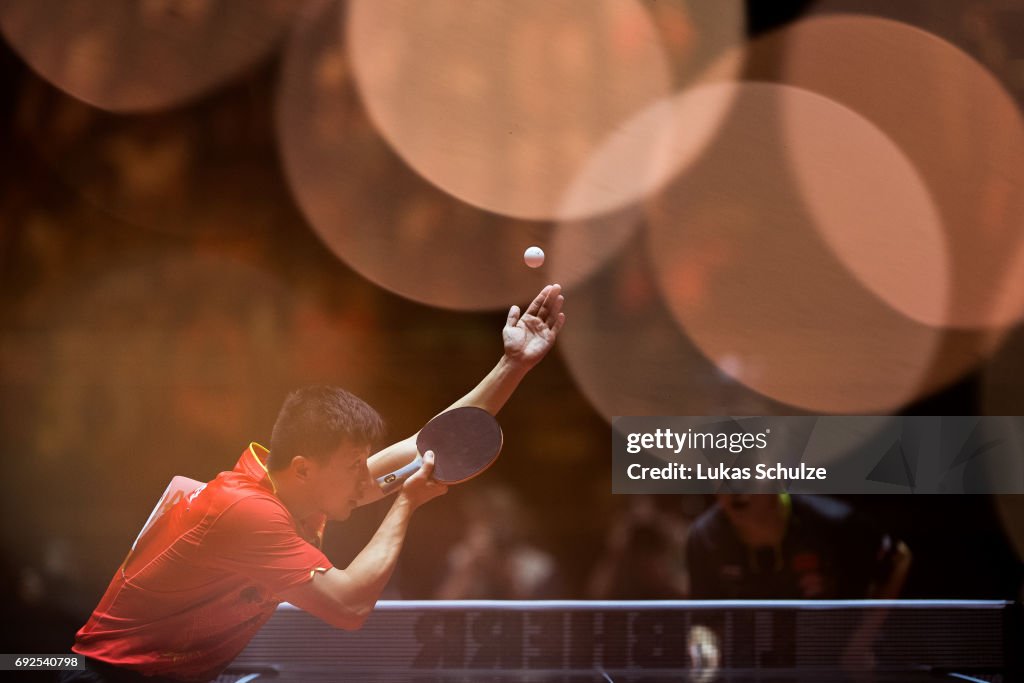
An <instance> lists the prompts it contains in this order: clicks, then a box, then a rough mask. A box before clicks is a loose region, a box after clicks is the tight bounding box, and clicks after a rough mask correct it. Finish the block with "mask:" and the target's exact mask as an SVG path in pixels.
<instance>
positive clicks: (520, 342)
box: [501, 285, 565, 366]
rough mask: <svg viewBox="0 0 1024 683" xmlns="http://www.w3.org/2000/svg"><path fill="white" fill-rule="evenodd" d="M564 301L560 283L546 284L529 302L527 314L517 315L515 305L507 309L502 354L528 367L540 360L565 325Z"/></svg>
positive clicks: (517, 308)
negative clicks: (503, 351)
mask: <svg viewBox="0 0 1024 683" xmlns="http://www.w3.org/2000/svg"><path fill="white" fill-rule="evenodd" d="M564 302H565V297H563V296H562V287H561V285H548V286H547V287H545V288H544V289H542V290H541V291H540V294H538V295H537V296H536V297H535V298H534V300H533V301H532V302H531V303H530V305H529V307H528V308H527V309H526V313H523V314H520V311H519V307H518V306H513V307H512V308H511V309H509V312H508V321H507V322H506V323H505V329H504V330H502V332H501V337H502V340H503V342H504V344H505V355H507V356H508V357H509V358H511V359H513V360H517V361H520V362H522V363H525V364H527V365H529V366H532V365H535V364H536V363H538V362H540V360H541V359H542V358H543V357H544V356H545V355H546V354H547V352H548V351H550V350H551V347H552V346H553V345H554V343H555V338H556V337H557V336H558V331H559V330H561V329H562V325H564V324H565V314H564V313H562V304H563V303H564Z"/></svg>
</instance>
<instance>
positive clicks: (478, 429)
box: [377, 406, 504, 493]
mask: <svg viewBox="0 0 1024 683" xmlns="http://www.w3.org/2000/svg"><path fill="white" fill-rule="evenodd" d="M503 442H504V436H503V435H502V433H501V426H500V425H499V424H498V421H497V420H495V419H494V416H493V415H491V414H490V413H489V412H487V411H486V410H483V409H482V408H477V407H474V406H463V407H461V408H453V409H451V410H448V411H445V412H443V413H441V414H440V415H438V416H436V417H435V418H434V419H432V420H431V421H430V422H428V423H427V424H425V425H424V426H423V429H421V430H420V432H419V434H417V435H416V450H417V451H418V453H417V455H416V459H415V460H413V461H412V462H411V463H409V464H408V465H406V466H405V467H402V468H400V469H398V470H395V471H394V472H391V473H390V474H386V475H384V476H383V477H378V478H377V485H378V486H380V488H381V490H383V491H384V492H385V493H388V492H390V491H392V490H393V489H395V488H396V487H398V486H400V485H401V484H402V482H403V481H405V480H406V479H407V478H409V477H410V476H412V474H413V473H414V472H416V471H417V470H419V468H420V466H421V465H422V464H423V457H422V454H423V453H426V452H427V451H433V452H434V477H433V478H434V481H437V482H440V483H442V484H460V483H462V482H464V481H467V480H469V479H472V478H473V477H475V476H477V475H478V474H480V473H481V472H483V471H484V470H486V469H487V468H488V467H490V466H491V465H492V464H493V463H494V461H495V460H497V459H498V454H499V453H501V445H502V443H503Z"/></svg>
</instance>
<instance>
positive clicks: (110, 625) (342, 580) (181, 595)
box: [61, 285, 565, 683]
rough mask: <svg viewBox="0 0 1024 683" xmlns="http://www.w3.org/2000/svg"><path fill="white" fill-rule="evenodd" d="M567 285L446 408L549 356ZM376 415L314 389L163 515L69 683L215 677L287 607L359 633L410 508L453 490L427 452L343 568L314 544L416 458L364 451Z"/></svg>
mask: <svg viewBox="0 0 1024 683" xmlns="http://www.w3.org/2000/svg"><path fill="white" fill-rule="evenodd" d="M562 303H563V297H562V294H561V288H560V287H559V285H549V286H547V287H545V288H544V289H542V290H541V292H540V293H539V294H538V295H537V297H536V298H535V299H534V300H533V302H532V303H531V304H530V305H529V307H528V308H527V309H526V311H525V313H521V312H520V309H519V307H517V306H513V307H512V308H511V310H510V311H509V315H508V320H507V322H506V325H505V327H504V329H503V331H502V339H503V346H504V354H503V355H502V357H501V359H500V360H499V361H498V364H497V365H496V366H495V368H494V369H493V370H492V371H491V372H490V373H489V374H488V375H487V376H486V377H485V378H484V379H483V380H482V381H481V382H480V383H479V384H478V385H477V386H476V387H475V388H473V389H472V390H471V391H470V392H469V393H468V394H466V395H465V396H463V397H462V398H461V399H460V400H459V401H458V402H456V403H455V404H454V405H453V406H451V408H455V407H461V406H476V407H479V408H482V409H484V410H486V411H488V412H489V413H491V414H494V413H496V412H497V411H498V410H499V409H500V408H501V407H502V406H503V405H504V404H505V402H506V401H507V400H508V398H509V397H510V396H511V394H512V393H513V391H514V390H515V388H516V387H517V386H518V384H519V382H520V381H521V380H522V379H523V377H524V376H525V375H526V373H527V372H528V371H529V370H531V369H532V368H533V367H534V366H535V365H536V364H537V363H538V362H540V360H541V359H542V358H543V357H544V356H545V355H546V354H547V352H548V351H549V350H550V349H551V347H552V345H553V344H554V342H555V338H556V337H557V335H558V332H559V330H560V329H561V327H562V325H563V324H564V322H565V314H564V313H562V312H561V309H562ZM382 431H383V427H382V421H381V418H380V416H379V415H378V414H377V413H376V411H375V410H374V409H373V408H371V407H370V406H368V405H367V404H366V403H364V402H363V401H361V400H360V399H358V398H356V397H355V396H353V395H351V394H349V393H348V392H345V391H344V390H341V389H338V388H334V387H309V388H305V389H300V390H298V391H296V392H293V393H292V394H290V395H289V396H288V398H287V399H286V400H285V402H284V405H283V407H282V409H281V412H280V414H279V415H278V418H277V421H276V422H275V424H274V429H273V432H272V435H271V442H270V450H269V451H267V450H266V449H264V448H262V447H260V446H258V445H256V444H252V445H250V447H249V448H247V449H246V450H245V451H243V453H242V455H241V458H240V459H239V460H238V463H237V464H236V465H235V467H234V469H233V470H232V471H230V472H222V473H221V474H220V475H218V476H217V477H216V478H215V479H213V480H212V481H210V482H208V483H207V484H205V485H203V486H202V487H200V488H199V489H198V490H196V491H195V492H193V493H192V494H191V495H189V496H187V497H185V498H184V499H182V500H181V501H180V502H179V503H177V504H176V505H175V506H174V507H173V508H171V509H170V510H169V511H168V512H166V513H165V514H164V515H163V516H161V517H160V518H159V519H157V520H156V521H155V522H154V523H153V526H152V527H150V528H149V529H148V530H147V531H146V533H145V534H144V535H143V536H142V537H141V539H140V540H139V541H138V544H137V546H136V548H135V549H134V550H133V551H132V553H130V554H129V556H128V558H127V559H126V560H125V562H124V564H123V565H122V566H121V567H120V568H119V569H118V570H117V572H116V573H115V575H114V578H113V579H112V580H111V582H110V585H109V587H108V588H107V591H106V593H105V594H104V595H103V597H102V598H101V600H100V602H99V604H98V606H97V607H96V609H95V610H94V611H93V613H92V615H91V617H90V618H89V620H88V621H87V623H86V624H85V625H84V626H83V627H82V628H81V629H80V630H79V631H78V634H77V635H76V638H75V644H74V647H73V648H72V649H73V650H74V651H75V652H77V653H78V654H80V655H84V656H85V657H86V665H87V667H88V668H87V669H86V670H84V671H67V672H63V674H62V678H61V680H62V681H92V682H100V681H108V682H109V681H117V682H126V681H138V682H143V681H145V682H146V683H156V682H159V681H208V680H211V679H213V678H215V677H217V675H218V674H219V673H220V672H221V671H222V670H223V669H224V668H225V667H226V666H227V665H228V664H230V663H231V661H232V660H234V658H235V657H236V656H237V654H238V653H239V652H241V650H242V649H244V648H245V646H246V645H247V644H248V642H249V640H250V639H251V638H252V637H253V635H255V634H256V632H257V631H258V630H259V629H260V627H261V626H262V625H263V623H264V622H266V620H267V619H269V618H270V616H271V615H272V614H273V613H274V610H275V609H276V607H277V605H278V603H279V602H281V601H287V602H290V603H292V604H293V605H296V606H297V607H300V608H302V609H304V610H306V611H307V612H310V613H311V614H313V615H315V616H317V617H319V618H321V619H323V620H324V621H326V622H328V623H330V624H332V625H334V626H337V627H339V628H343V629H357V628H359V627H360V626H361V625H362V623H363V621H364V620H365V619H366V617H367V616H368V615H369V614H370V612H371V610H372V609H373V608H374V605H375V604H376V601H377V599H378V597H379V596H380V594H381V592H382V591H383V589H384V587H385V584H386V583H387V582H388V579H389V577H390V576H391V574H392V572H393V570H394V568H395V564H396V562H397V559H398V555H399V552H400V551H401V548H402V544H403V540H404V538H405V535H406V531H407V529H408V525H409V520H410V517H411V516H412V514H413V512H414V511H415V510H416V509H417V508H418V507H419V506H421V505H423V504H424V503H426V502H427V501H429V500H431V499H433V498H435V497H437V496H439V495H441V494H443V493H445V491H446V489H447V487H446V486H444V485H443V484H440V483H438V482H436V481H433V480H432V479H431V476H430V475H431V472H432V469H433V466H434V461H433V454H432V453H427V454H423V455H424V457H423V466H422V468H421V469H420V470H419V471H417V472H416V473H415V474H413V475H412V476H410V477H409V478H408V479H406V480H405V482H404V483H403V484H402V485H401V486H400V487H399V488H398V489H397V495H396V496H395V499H394V502H393V503H392V505H391V508H390V510H389V511H388V513H387V515H386V516H385V517H384V519H383V521H382V522H381V524H380V527H379V528H378V529H377V531H376V533H375V534H374V536H373V537H372V538H371V540H370V541H369V543H368V544H367V545H366V547H365V548H363V550H362V551H361V552H360V553H359V554H358V555H357V556H356V557H355V559H353V560H352V562H351V563H350V564H349V565H348V566H347V567H345V568H343V569H342V568H339V567H335V566H333V564H332V563H331V561H330V560H329V559H327V557H326V556H325V555H324V554H323V552H321V550H320V544H321V543H320V542H321V538H322V533H323V528H324V523H325V522H326V521H327V520H328V519H334V520H343V519H345V518H347V517H348V516H349V514H350V513H351V512H352V510H353V508H355V507H357V506H359V505H363V504H365V503H368V502H371V501H375V500H378V499H379V498H381V497H382V496H383V495H384V493H383V492H382V491H381V489H380V488H379V487H378V486H377V485H376V483H375V480H376V479H377V478H378V477H381V476H382V475H385V474H387V473H389V472H394V471H396V470H398V469H400V468H401V467H402V466H403V465H406V464H408V463H409V462H410V461H413V460H414V459H415V458H416V456H417V449H416V439H415V435H414V436H412V437H409V438H408V439H405V440H403V441H400V442H398V443H396V444H393V445H391V446H389V447H387V448H385V449H383V450H381V451H380V452H378V453H376V454H374V455H372V456H371V455H370V453H371V448H372V446H371V444H373V443H374V442H375V440H376V439H378V438H379V437H380V436H381V433H382Z"/></svg>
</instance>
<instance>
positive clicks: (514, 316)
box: [507, 306, 519, 327]
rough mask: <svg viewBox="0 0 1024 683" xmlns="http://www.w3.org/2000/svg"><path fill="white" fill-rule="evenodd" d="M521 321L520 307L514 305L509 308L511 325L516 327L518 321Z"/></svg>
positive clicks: (509, 324) (509, 322)
mask: <svg viewBox="0 0 1024 683" xmlns="http://www.w3.org/2000/svg"><path fill="white" fill-rule="evenodd" d="M517 322H519V307H518V306H513V307H512V308H510V309H508V323H507V325H508V326H509V327H515V325H516V323H517Z"/></svg>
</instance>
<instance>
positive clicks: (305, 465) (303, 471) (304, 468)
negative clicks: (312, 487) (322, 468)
mask: <svg viewBox="0 0 1024 683" xmlns="http://www.w3.org/2000/svg"><path fill="white" fill-rule="evenodd" d="M312 465H313V462H312V461H311V460H310V459H309V458H307V457H305V456H303V455H296V456H295V457H294V458H292V462H291V464H290V465H289V466H288V468H289V469H290V470H291V471H292V474H294V475H295V478H296V479H298V480H299V481H306V480H308V479H309V477H310V474H311V473H312V469H313V468H312Z"/></svg>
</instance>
